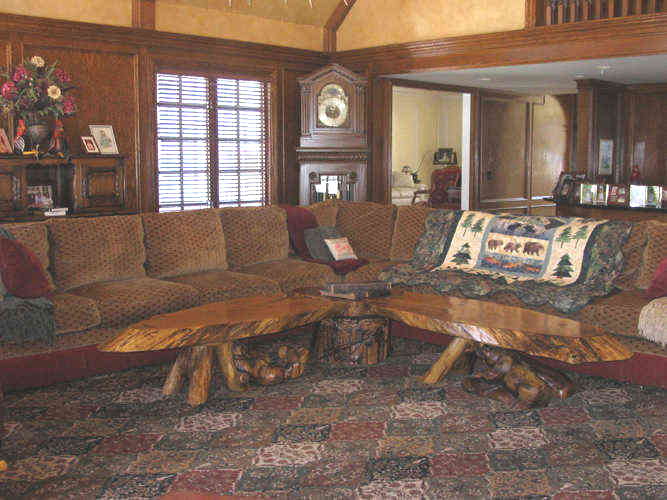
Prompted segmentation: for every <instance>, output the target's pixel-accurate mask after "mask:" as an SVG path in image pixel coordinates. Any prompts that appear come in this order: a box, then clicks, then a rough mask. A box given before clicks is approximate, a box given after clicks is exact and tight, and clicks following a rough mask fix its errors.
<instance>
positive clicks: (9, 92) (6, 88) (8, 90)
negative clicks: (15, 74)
mask: <svg viewBox="0 0 667 500" xmlns="http://www.w3.org/2000/svg"><path fill="white" fill-rule="evenodd" d="M16 93H17V90H16V85H15V84H14V82H5V84H4V85H3V86H2V97H4V98H5V99H7V100H8V101H9V100H12V99H14V98H15V97H16Z"/></svg>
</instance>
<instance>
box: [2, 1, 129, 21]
mask: <svg viewBox="0 0 667 500" xmlns="http://www.w3.org/2000/svg"><path fill="white" fill-rule="evenodd" d="M0 12H2V13H5V14H21V15H24V16H37V17H50V18H52V19H65V20H67V21H80V22H84V23H99V24H112V25H114V26H132V0H111V1H109V0H85V1H83V0H57V1H54V0H2V2H0Z"/></svg>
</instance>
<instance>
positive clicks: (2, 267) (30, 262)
mask: <svg viewBox="0 0 667 500" xmlns="http://www.w3.org/2000/svg"><path fill="white" fill-rule="evenodd" d="M0 276H2V281H3V283H4V284H5V287H6V288H7V293H10V294H11V295H14V296H15V297H20V298H22V299H36V298H38V297H43V296H44V295H46V294H47V293H49V292H50V291H51V285H50V284H49V279H48V277H47V276H46V271H44V268H43V267H42V264H41V262H40V261H39V259H38V258H37V256H36V255H35V254H34V253H33V252H32V251H31V250H30V249H29V248H27V247H26V246H25V245H23V244H22V243H20V242H18V241H16V240H10V239H9V238H2V237H0Z"/></svg>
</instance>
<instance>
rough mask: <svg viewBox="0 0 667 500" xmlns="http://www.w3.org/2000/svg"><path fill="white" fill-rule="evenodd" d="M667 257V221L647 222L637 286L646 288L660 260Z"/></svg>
mask: <svg viewBox="0 0 667 500" xmlns="http://www.w3.org/2000/svg"><path fill="white" fill-rule="evenodd" d="M665 257H667V223H666V222H660V221H657V220H651V221H648V222H647V223H646V247H645V248H644V258H643V260H642V268H641V271H640V272H639V277H638V278H637V288H641V289H643V290H646V289H647V288H648V287H649V285H650V284H651V280H652V279H653V276H654V275H655V271H656V269H658V266H659V265H660V262H662V260H663V259H664V258H665Z"/></svg>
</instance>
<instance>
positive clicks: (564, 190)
mask: <svg viewBox="0 0 667 500" xmlns="http://www.w3.org/2000/svg"><path fill="white" fill-rule="evenodd" d="M574 187H575V178H574V177H573V176H572V175H571V174H567V173H565V172H561V173H560V176H559V177H558V182H557V183H556V187H555V188H554V190H553V192H552V194H553V198H554V201H566V200H569V199H570V198H571V195H572V190H573V189H574Z"/></svg>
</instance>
